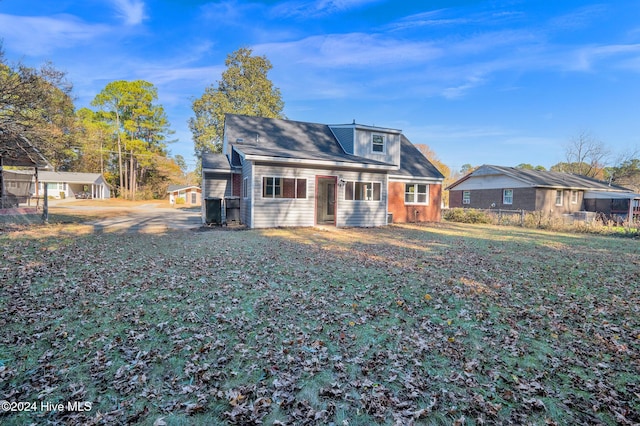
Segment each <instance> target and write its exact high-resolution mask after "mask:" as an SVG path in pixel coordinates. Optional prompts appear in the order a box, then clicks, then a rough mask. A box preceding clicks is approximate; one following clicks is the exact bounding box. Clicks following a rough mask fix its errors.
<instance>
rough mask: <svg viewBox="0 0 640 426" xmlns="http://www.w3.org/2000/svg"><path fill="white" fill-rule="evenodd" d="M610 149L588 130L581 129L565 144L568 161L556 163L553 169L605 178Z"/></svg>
mask: <svg viewBox="0 0 640 426" xmlns="http://www.w3.org/2000/svg"><path fill="white" fill-rule="evenodd" d="M608 157H609V149H608V148H607V147H606V145H605V144H604V142H602V141H600V140H599V139H597V138H596V137H594V136H593V135H592V134H591V133H590V132H588V131H581V132H580V133H578V135H577V136H575V137H574V138H572V139H571V140H570V141H569V142H568V143H567V145H565V159H566V162H564V163H559V164H556V165H555V166H553V167H552V168H551V170H553V171H560V172H565V173H575V174H579V175H583V176H588V177H593V178H600V179H601V178H603V176H604V175H603V172H604V167H605V162H606V160H607V158H608Z"/></svg>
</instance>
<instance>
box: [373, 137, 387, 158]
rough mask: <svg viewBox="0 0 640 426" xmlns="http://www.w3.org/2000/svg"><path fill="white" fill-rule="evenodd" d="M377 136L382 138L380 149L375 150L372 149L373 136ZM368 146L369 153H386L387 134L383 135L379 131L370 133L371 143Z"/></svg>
mask: <svg viewBox="0 0 640 426" xmlns="http://www.w3.org/2000/svg"><path fill="white" fill-rule="evenodd" d="M377 136H379V137H381V138H382V151H375V150H374V149H373V145H374V143H373V138H375V137H377ZM376 145H380V144H376ZM370 147H371V153H372V154H379V155H384V154H386V153H387V135H383V134H380V133H373V134H372V135H371V145H370Z"/></svg>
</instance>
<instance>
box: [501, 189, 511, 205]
mask: <svg viewBox="0 0 640 426" xmlns="http://www.w3.org/2000/svg"><path fill="white" fill-rule="evenodd" d="M502 204H513V189H505V190H503V191H502Z"/></svg>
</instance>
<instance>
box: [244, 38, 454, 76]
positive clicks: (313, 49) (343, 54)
mask: <svg viewBox="0 0 640 426" xmlns="http://www.w3.org/2000/svg"><path fill="white" fill-rule="evenodd" d="M255 51H256V52H261V53H266V54H267V56H268V57H269V58H270V59H271V58H282V59H283V60H285V59H286V60H288V61H290V60H291V58H296V60H295V62H296V63H298V64H307V65H311V66H314V67H318V68H340V67H366V68H370V67H373V68H372V69H371V71H372V72H376V71H377V69H379V68H380V67H389V66H392V67H396V66H406V64H415V63H418V62H425V61H428V60H430V59H433V58H434V57H438V56H441V54H442V52H441V51H440V50H439V49H438V48H436V47H435V46H433V45H432V44H431V43H430V42H421V41H415V42H406V41H400V40H396V39H393V38H387V37H383V36H378V35H371V34H364V33H352V34H331V35H326V36H311V37H307V38H304V39H301V40H297V41H293V42H283V43H265V44H261V45H257V46H255Z"/></svg>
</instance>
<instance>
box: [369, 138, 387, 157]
mask: <svg viewBox="0 0 640 426" xmlns="http://www.w3.org/2000/svg"><path fill="white" fill-rule="evenodd" d="M371 151H372V152H374V153H377V154H384V152H385V138H384V135H371Z"/></svg>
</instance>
